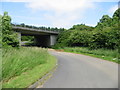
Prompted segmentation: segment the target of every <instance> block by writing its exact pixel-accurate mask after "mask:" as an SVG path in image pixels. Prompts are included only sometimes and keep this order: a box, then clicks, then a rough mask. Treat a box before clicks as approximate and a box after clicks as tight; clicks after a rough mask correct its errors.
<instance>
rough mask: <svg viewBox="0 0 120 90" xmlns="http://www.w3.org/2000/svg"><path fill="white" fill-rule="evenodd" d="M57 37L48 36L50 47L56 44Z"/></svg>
mask: <svg viewBox="0 0 120 90" xmlns="http://www.w3.org/2000/svg"><path fill="white" fill-rule="evenodd" d="M56 39H57V35H50V46H52V45H54V44H55V43H56Z"/></svg>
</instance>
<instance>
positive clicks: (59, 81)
mask: <svg viewBox="0 0 120 90" xmlns="http://www.w3.org/2000/svg"><path fill="white" fill-rule="evenodd" d="M49 52H50V53H51V54H52V55H54V56H55V57H56V58H57V59H58V67H57V69H56V71H55V72H54V74H53V76H52V77H51V78H50V79H49V80H48V81H46V83H45V84H44V85H43V88H118V64H116V63H113V62H109V61H105V60H101V59H98V58H94V57H90V56H85V55H81V54H72V53H67V52H56V51H51V50H50V51H49Z"/></svg>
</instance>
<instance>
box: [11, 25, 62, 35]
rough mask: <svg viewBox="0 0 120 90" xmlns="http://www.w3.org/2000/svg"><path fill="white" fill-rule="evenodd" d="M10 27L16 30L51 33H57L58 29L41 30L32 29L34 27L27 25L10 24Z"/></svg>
mask: <svg viewBox="0 0 120 90" xmlns="http://www.w3.org/2000/svg"><path fill="white" fill-rule="evenodd" d="M12 29H14V30H18V31H20V30H21V31H22V30H23V31H24V30H26V31H34V32H43V33H51V34H59V33H60V31H52V30H42V29H34V28H28V27H20V26H12Z"/></svg>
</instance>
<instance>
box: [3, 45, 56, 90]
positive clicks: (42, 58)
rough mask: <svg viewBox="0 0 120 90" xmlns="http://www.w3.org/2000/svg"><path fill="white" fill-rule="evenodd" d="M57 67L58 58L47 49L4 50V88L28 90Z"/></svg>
mask: <svg viewBox="0 0 120 90" xmlns="http://www.w3.org/2000/svg"><path fill="white" fill-rule="evenodd" d="M55 65H56V58H55V57H53V56H51V55H50V54H49V53H48V52H47V50H46V49H42V48H36V47H34V48H33V47H32V48H21V49H13V48H11V49H4V50H3V69H2V75H3V76H2V77H3V88H27V87H29V86H30V85H31V84H33V83H34V82H36V81H37V80H38V79H40V78H42V77H43V76H44V75H45V74H46V73H48V72H49V71H50V70H52V69H53V68H54V67H55Z"/></svg>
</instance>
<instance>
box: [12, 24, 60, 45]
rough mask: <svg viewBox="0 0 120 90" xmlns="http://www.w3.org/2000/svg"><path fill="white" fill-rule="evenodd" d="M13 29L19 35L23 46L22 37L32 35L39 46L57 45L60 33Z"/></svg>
mask: <svg viewBox="0 0 120 90" xmlns="http://www.w3.org/2000/svg"><path fill="white" fill-rule="evenodd" d="M12 29H13V30H14V31H15V32H17V33H18V39H19V43H20V46H21V36H22V35H31V36H34V37H35V40H34V43H35V45H37V46H42V47H49V46H52V45H54V44H55V43H56V39H57V36H58V34H59V33H60V32H59V31H52V30H51V31H50V30H41V29H34V28H28V27H18V26H12Z"/></svg>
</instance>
